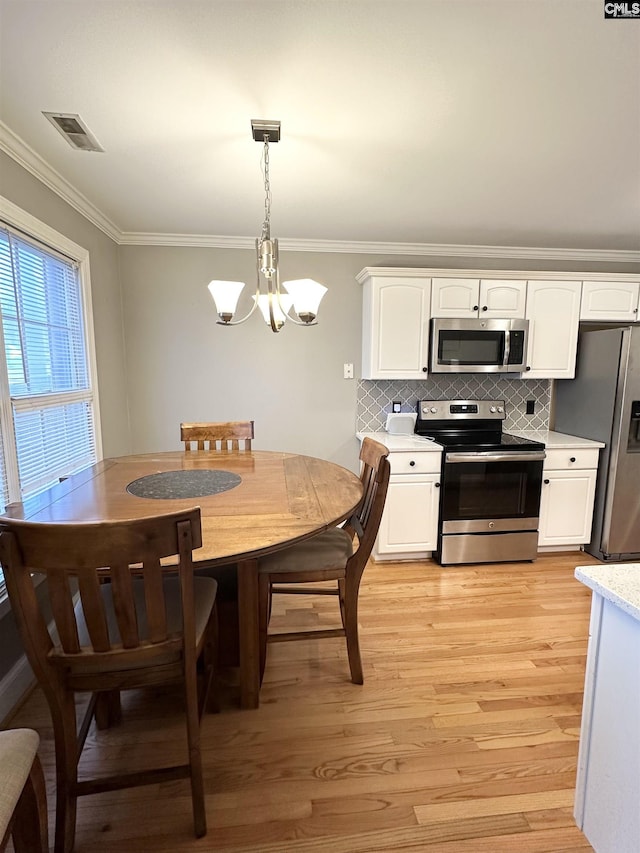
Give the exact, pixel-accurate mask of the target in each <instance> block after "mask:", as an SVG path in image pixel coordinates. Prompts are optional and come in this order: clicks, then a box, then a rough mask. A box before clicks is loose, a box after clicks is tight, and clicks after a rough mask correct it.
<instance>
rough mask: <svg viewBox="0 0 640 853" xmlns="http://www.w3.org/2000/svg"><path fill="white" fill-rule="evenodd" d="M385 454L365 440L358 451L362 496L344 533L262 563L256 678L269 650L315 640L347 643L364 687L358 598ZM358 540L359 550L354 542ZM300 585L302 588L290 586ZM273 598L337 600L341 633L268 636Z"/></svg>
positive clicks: (378, 514) (376, 520)
mask: <svg viewBox="0 0 640 853" xmlns="http://www.w3.org/2000/svg"><path fill="white" fill-rule="evenodd" d="M388 454H389V451H388V449H387V448H386V447H385V446H384V445H383V444H380V443H379V442H377V441H374V440H373V439H370V438H365V439H364V441H363V442H362V448H361V451H360V462H361V473H360V477H361V480H362V484H363V488H364V494H363V497H362V500H361V502H360V504H359V506H358V508H357V510H356V511H355V513H354V514H353V516H352V517H351V518H350V519H349V521H348V522H347V523H346V524H345V526H344V527H333V528H330V529H329V530H326V531H324V532H323V533H320V534H318V535H317V536H314V537H312V538H311V539H305V540H304V541H303V542H299V543H298V544H296V545H292V546H291V547H290V548H286V549H285V550H282V551H277V552H275V553H273V554H269V555H267V556H266V557H263V558H262V559H261V560H260V562H259V565H258V586H259V598H258V604H259V631H260V677H261V678H262V676H263V675H264V668H265V664H266V656H267V645H269V644H270V643H280V642H286V641H293V640H305V639H309V638H313V637H315V638H316V639H321V638H324V637H346V641H347V654H348V657H349V668H350V670H351V680H352V681H353V683H354V684H362V683H363V675H362V660H361V656H360V643H359V639H358V593H359V590H360V580H361V578H362V573H363V572H364V570H365V567H366V565H367V561H368V559H369V556H370V554H371V549H372V548H373V544H374V542H375V538H376V536H377V534H378V528H379V526H380V519H381V518H382V511H383V509H384V504H385V499H386V496H387V488H388V486H389V474H390V467H389V460H388V458H387V457H388ZM356 538H357V546H355V547H354V545H355V540H356ZM329 580H335V581H337V585H336V587H335V588H333V589H331V588H328V587H307V586H306V584H308V583H319V582H322V581H329ZM293 584H295V585H302V586H292V585H293ZM274 593H287V594H307V595H309V594H318V595H337V596H338V601H339V605H340V615H341V618H342V627H341V628H331V629H328V630H318V629H315V630H310V631H291V632H281V633H269V630H268V625H269V618H270V614H271V596H272V595H273V594H274Z"/></svg>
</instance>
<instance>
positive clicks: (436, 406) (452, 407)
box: [418, 400, 506, 421]
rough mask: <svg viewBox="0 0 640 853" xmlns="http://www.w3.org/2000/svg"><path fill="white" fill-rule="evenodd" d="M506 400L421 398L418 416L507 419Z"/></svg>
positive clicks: (442, 419)
mask: <svg viewBox="0 0 640 853" xmlns="http://www.w3.org/2000/svg"><path fill="white" fill-rule="evenodd" d="M505 416H506V415H505V405H504V400H420V402H419V403H418V417H419V418H420V420H423V421H428V420H431V421H449V420H483V421H486V420H497V421H498V420H499V421H503V420H504V419H505Z"/></svg>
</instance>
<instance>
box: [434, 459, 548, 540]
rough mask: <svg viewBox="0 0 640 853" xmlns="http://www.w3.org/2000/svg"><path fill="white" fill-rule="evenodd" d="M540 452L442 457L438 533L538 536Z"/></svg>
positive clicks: (540, 484)
mask: <svg viewBox="0 0 640 853" xmlns="http://www.w3.org/2000/svg"><path fill="white" fill-rule="evenodd" d="M544 458H545V453H544V450H518V451H512V452H510V451H507V452H500V451H495V452H494V451H478V452H475V451H466V452H451V453H446V454H445V461H444V472H443V477H442V489H441V492H442V494H441V505H440V518H441V530H442V533H443V534H447V533H489V532H490V533H498V532H501V531H513V530H537V528H538V515H539V510H540V492H541V488H542V464H543V460H544Z"/></svg>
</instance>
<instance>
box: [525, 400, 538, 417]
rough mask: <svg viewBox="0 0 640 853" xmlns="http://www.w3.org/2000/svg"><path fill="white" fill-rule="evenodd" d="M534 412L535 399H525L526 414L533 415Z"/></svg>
mask: <svg viewBox="0 0 640 853" xmlns="http://www.w3.org/2000/svg"><path fill="white" fill-rule="evenodd" d="M535 413H536V401H535V400H527V414H528V415H535Z"/></svg>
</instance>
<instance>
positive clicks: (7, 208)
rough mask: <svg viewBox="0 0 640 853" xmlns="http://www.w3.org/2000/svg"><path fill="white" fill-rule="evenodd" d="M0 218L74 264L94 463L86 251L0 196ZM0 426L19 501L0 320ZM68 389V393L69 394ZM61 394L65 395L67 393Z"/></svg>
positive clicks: (94, 381)
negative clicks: (88, 391) (81, 319)
mask: <svg viewBox="0 0 640 853" xmlns="http://www.w3.org/2000/svg"><path fill="white" fill-rule="evenodd" d="M0 219H2V220H3V222H4V223H6V225H7V226H9V228H10V229H12V230H15V231H16V232H17V235H16V236H18V237H24V238H25V239H27V240H32V241H36V242H37V243H39V244H41V246H42V248H43V250H45V251H46V250H47V249H51V250H52V253H57V254H60V255H63V256H64V257H66V258H68V259H69V260H70V261H72V262H74V263H75V264H76V265H77V269H78V280H79V285H80V294H81V300H82V309H83V311H82V313H83V329H84V337H85V349H86V356H87V370H88V375H89V382H90V388H91V404H92V407H93V427H94V446H95V453H96V462H99V461H101V460H102V458H103V451H102V424H101V419H100V399H99V390H98V370H97V359H96V346H95V330H94V324H93V300H92V293H91V271H90V265H89V251H88V249H85V248H84V247H83V246H80V245H78V244H77V243H75V242H74V241H73V240H70V239H69V238H68V237H65V236H64V235H63V234H61V233H60V232H59V231H56V230H55V229H54V228H52V227H51V226H49V225H47V224H46V223H44V222H42V221H41V220H39V219H37V218H36V217H35V216H33V215H31V214H30V213H27V212H26V211H24V210H22V208H20V207H18V206H17V205H15V204H14V203H13V202H11V201H9V199H7V198H5V197H4V196H2V195H0ZM0 351H1V356H0V359H1V360H0V427H1V430H2V437H3V442H2V444H3V447H2V451H3V454H4V463H5V472H6V477H7V488H8V494H9V497H8V503H9V504H11V503H15V502H18V501H21V500H22V497H21V494H20V481H19V475H18V459H17V453H16V450H15V446H16V440H15V429H14V422H13V409H12V404H11V397H10V394H9V377H8V371H7V365H6V359H5V355H4V352H5V348H4V334H3V329H2V323H0ZM72 394H73V392H69V395H68V396H72ZM63 396H65V397H66V396H67V395H66V394H65V395H63ZM8 609H9V601H8V598H7V596H6V590H5V589H4V585H3V583H2V581H0V617H1V616H2V615H3V614H4V613H5V612H6V611H7V610H8Z"/></svg>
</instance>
